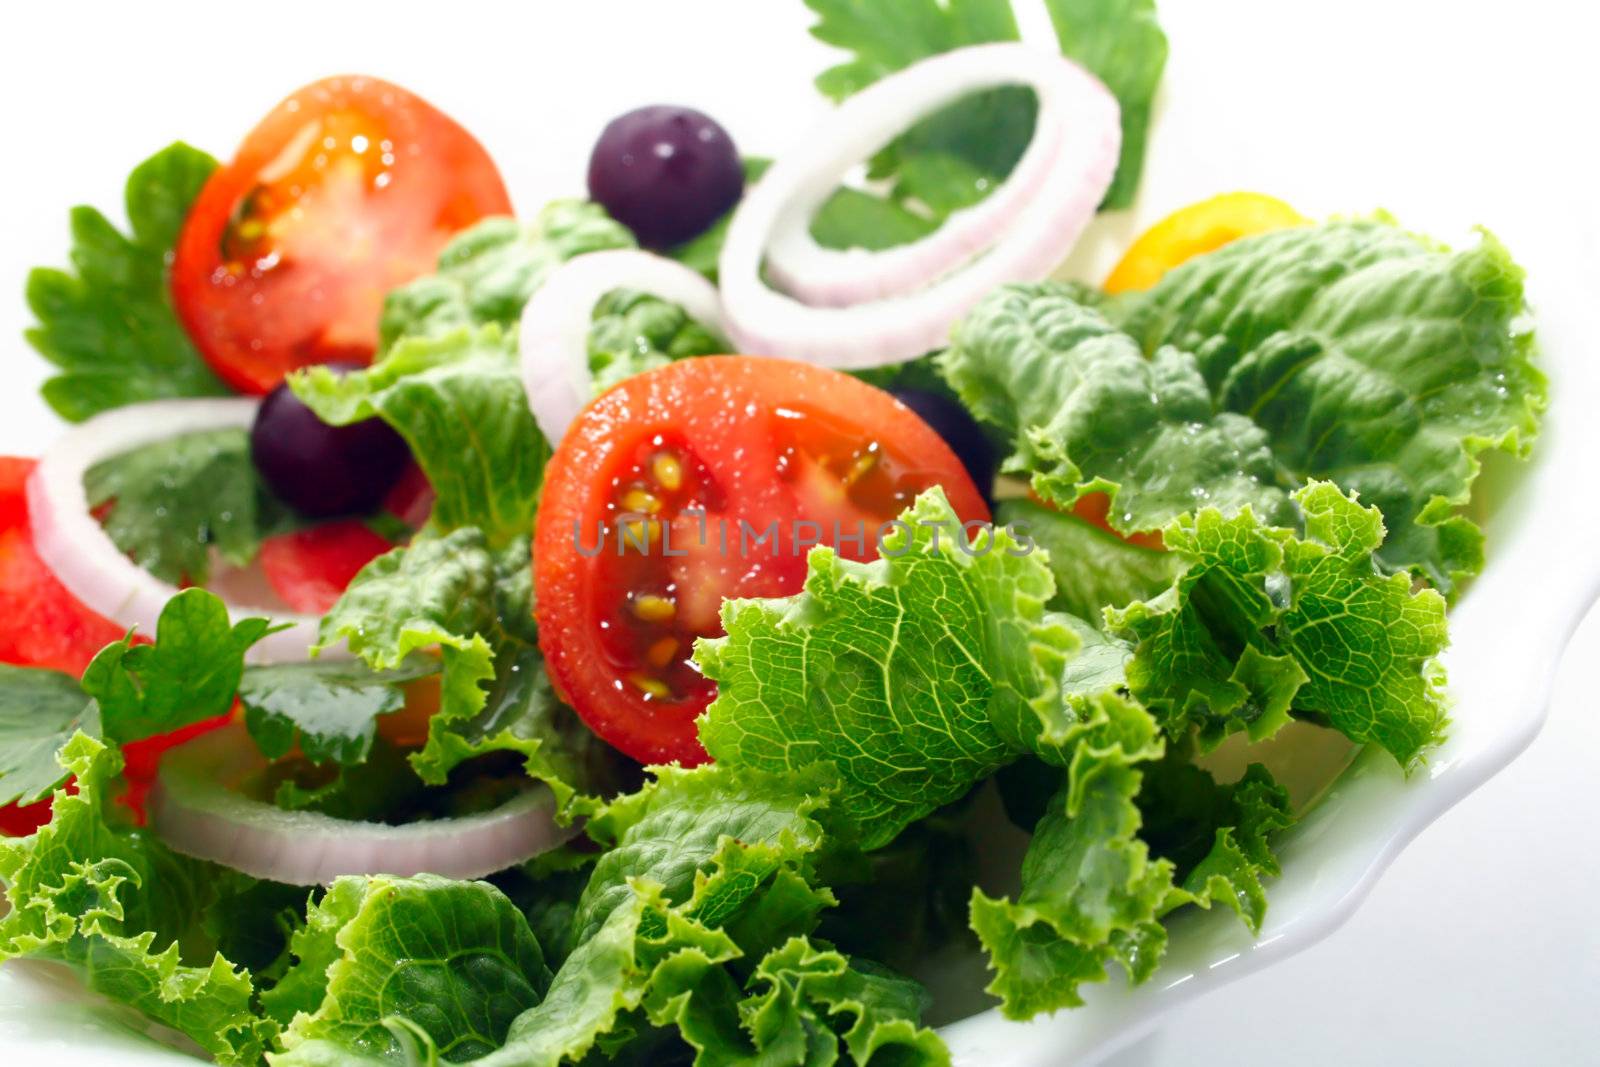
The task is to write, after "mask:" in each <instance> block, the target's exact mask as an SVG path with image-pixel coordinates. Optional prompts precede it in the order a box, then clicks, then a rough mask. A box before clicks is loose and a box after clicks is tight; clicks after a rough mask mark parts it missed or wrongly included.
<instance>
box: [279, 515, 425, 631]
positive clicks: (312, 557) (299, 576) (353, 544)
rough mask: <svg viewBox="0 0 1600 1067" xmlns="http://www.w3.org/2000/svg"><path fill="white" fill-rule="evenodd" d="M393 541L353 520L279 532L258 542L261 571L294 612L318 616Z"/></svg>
mask: <svg viewBox="0 0 1600 1067" xmlns="http://www.w3.org/2000/svg"><path fill="white" fill-rule="evenodd" d="M393 547H394V546H393V545H392V544H390V543H389V542H388V541H387V540H385V539H384V538H382V537H380V536H378V535H377V534H376V533H373V532H372V530H370V529H368V528H367V526H366V524H365V523H362V522H360V521H358V520H355V519H350V520H347V521H344V522H330V523H325V524H323V525H321V526H313V527H311V528H310V529H308V530H297V531H295V532H294V533H287V534H279V535H278V536H276V537H269V538H267V539H266V540H265V541H263V542H262V544H261V554H260V556H259V557H258V559H259V560H260V563H261V573H262V574H263V575H265V576H266V579H267V582H268V583H269V584H270V585H271V586H272V589H273V591H274V592H275V593H277V594H278V596H279V597H281V598H282V599H283V602H284V603H285V604H287V605H288V606H289V607H291V608H293V609H294V610H295V611H299V612H305V613H307V614H311V615H321V614H323V613H324V612H326V611H327V610H328V609H329V608H331V607H333V605H334V602H335V601H337V600H338V599H339V597H340V596H341V595H343V593H344V591H345V589H346V588H347V587H348V586H349V585H350V580H351V579H352V578H354V577H355V576H356V572H358V571H359V570H361V568H362V567H365V566H366V565H367V564H369V563H371V562H372V561H373V560H375V559H377V558H378V557H379V556H381V555H383V554H384V553H385V552H387V551H389V549H391V548H393Z"/></svg>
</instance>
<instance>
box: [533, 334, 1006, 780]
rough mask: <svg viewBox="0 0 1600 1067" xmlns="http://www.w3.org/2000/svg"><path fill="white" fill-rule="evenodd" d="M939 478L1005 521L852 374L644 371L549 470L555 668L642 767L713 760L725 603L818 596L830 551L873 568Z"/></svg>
mask: <svg viewBox="0 0 1600 1067" xmlns="http://www.w3.org/2000/svg"><path fill="white" fill-rule="evenodd" d="M933 485H941V486H943V487H944V490H945V494H946V495H947V496H948V497H949V499H950V503H951V505H952V507H953V508H954V509H955V512H956V514H957V515H958V516H960V517H961V519H962V520H963V521H973V520H980V521H987V520H988V518H989V511H988V508H987V507H986V506H985V504H984V502H983V497H982V495H981V494H980V493H979V492H978V489H977V487H976V486H975V485H973V483H972V479H971V478H970V477H968V475H967V472H966V469H965V468H964V467H963V466H962V464H961V461H960V460H959V459H957V458H956V455H955V453H953V452H951V451H950V448H949V447H948V446H947V445H946V444H945V443H944V441H943V440H942V439H941V438H940V437H939V435H938V434H937V433H935V432H934V431H933V430H932V429H931V428H930V427H929V426H928V425H927V424H926V423H925V422H923V421H922V420H921V419H920V418H918V417H917V416H916V415H915V414H914V413H912V411H911V409H909V408H907V407H906V406H905V405H903V404H901V403H900V402H899V401H898V400H896V399H894V398H893V397H892V396H890V395H889V394H888V393H885V392H883V391H882V390H879V389H876V388H873V387H872V386H869V385H866V384H865V383H863V382H861V381H859V380H857V379H855V378H851V377H849V376H848V375H845V374H840V373H839V372H837V371H832V370H827V369H825V368H822V367H816V366H812V365H810V364H805V363H790V362H787V361H783V360H776V359H765V358H757V357H752V356H711V357H705V358H699V359H688V360H682V361H680V362H677V363H672V364H669V365H667V366H665V367H660V368H658V369H656V370H654V371H651V372H649V373H646V374H642V375H639V376H637V377H634V378H630V379H628V380H627V381H625V382H623V383H622V384H621V385H619V386H617V387H616V388H615V389H613V390H611V391H610V392H608V393H606V394H605V395H604V396H602V397H600V398H599V399H597V400H596V401H595V402H594V403H593V404H591V405H590V406H589V407H588V409H587V410H585V411H584V413H583V414H582V415H580V416H579V417H578V419H577V421H575V422H574V423H573V425H572V427H571V429H569V430H568V431H567V434H566V436H565V437H564V438H562V441H561V445H560V447H559V448H558V449H557V450H556V454H555V456H554V457H553V458H552V459H551V461H550V465H549V467H548V468H547V470H546V474H545V488H544V494H543V497H542V498H541V502H540V506H539V517H538V521H537V524H536V530H535V538H534V561H535V592H536V597H535V599H536V602H537V605H538V607H537V615H538V621H539V644H540V648H541V649H542V650H543V652H544V654H545V658H546V660H547V662H548V664H549V669H550V676H551V679H552V680H553V681H554V683H555V685H556V688H557V690H558V691H559V692H560V693H561V694H562V695H563V697H564V698H565V699H566V700H568V701H569V702H570V703H571V704H572V705H573V707H574V708H576V709H577V711H578V714H579V715H580V716H582V718H583V720H584V721H585V722H586V723H588V724H589V727H590V728H591V729H593V730H594V731H595V733H597V734H599V735H600V737H602V738H603V739H605V740H606V741H607V742H609V743H610V744H611V745H613V746H614V747H616V748H618V749H620V750H621V751H623V752H625V753H627V754H628V755H630V756H632V757H633V758H635V759H637V760H640V761H642V762H646V763H666V762H671V761H674V760H676V761H678V762H679V763H682V764H684V765H686V766H688V765H693V764H696V763H700V762H703V761H704V760H705V759H706V753H705V750H704V749H703V748H702V747H701V746H700V741H699V738H698V737H697V736H696V731H695V725H694V720H695V717H696V716H697V715H699V714H700V712H701V711H703V710H705V707H706V705H707V704H709V703H710V702H711V699H712V698H713V696H715V686H714V684H713V683H712V682H711V681H710V680H709V679H707V678H705V677H704V676H702V675H701V674H699V673H698V672H697V671H696V670H695V669H694V667H693V666H691V665H690V663H689V656H690V653H691V652H692V650H693V646H694V641H695V638H697V637H704V636H713V635H716V634H720V633H721V632H722V626H721V621H720V619H719V617H718V613H719V610H720V607H721V604H722V601H723V600H724V599H727V598H729V597H774V596H786V595H789V594H792V593H795V592H798V591H799V589H800V586H801V584H802V582H803V580H804V578H805V573H806V560H805V555H806V551H807V549H808V547H809V545H810V544H813V543H821V544H831V545H834V546H835V547H836V548H837V550H838V551H839V552H840V554H841V555H844V556H847V557H850V558H853V559H858V560H865V559H871V558H872V557H874V556H875V555H876V554H877V543H876V542H877V535H878V532H879V530H880V528H881V527H882V525H883V524H884V523H885V522H888V521H889V520H892V519H894V518H895V517H896V516H897V515H899V514H900V512H901V511H903V510H904V509H905V508H906V507H907V506H908V505H909V504H910V503H911V501H912V500H913V499H914V498H915V497H916V495H917V494H918V493H920V492H921V491H922V490H924V489H927V488H928V487H930V486H933ZM702 535H703V536H702Z"/></svg>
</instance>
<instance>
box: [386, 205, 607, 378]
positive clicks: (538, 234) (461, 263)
mask: <svg viewBox="0 0 1600 1067" xmlns="http://www.w3.org/2000/svg"><path fill="white" fill-rule="evenodd" d="M634 244H635V242H634V239H633V235H632V234H631V233H629V232H628V229H627V227H625V226H623V225H622V224H621V223H620V222H617V221H615V220H614V219H612V218H611V217H610V216H608V215H607V214H606V213H605V210H604V209H603V208H601V207H600V206H599V205H597V204H592V203H589V202H588V201H584V200H558V201H555V202H554V203H551V204H549V205H547V206H546V207H545V208H544V209H543V210H541V211H540V212H539V213H538V214H537V215H536V216H534V218H533V219H532V220H531V221H528V222H523V221H519V220H517V219H511V218H491V219H485V220H484V221H482V222H480V223H478V224H477V225H476V226H474V227H472V228H471V229H469V230H466V231H464V232H462V233H461V234H458V235H457V236H456V237H455V238H454V239H453V240H452V241H451V242H450V243H449V244H448V245H446V246H445V249H444V251H443V252H442V253H440V256H439V269H438V271H437V272H436V273H433V274H430V275H427V276H426V277H423V278H418V279H417V280H416V281H413V282H410V283H408V284H406V285H403V286H401V287H400V288H398V289H396V290H394V291H393V292H391V293H390V294H389V295H388V297H387V299H386V300H385V301H384V307H383V320H382V323H381V327H380V334H381V336H382V344H381V345H380V351H381V352H384V353H387V352H388V351H389V350H390V349H391V348H393V347H394V346H395V345H396V344H398V343H399V342H400V341H401V340H402V339H403V338H408V337H434V336H438V335H440V334H448V333H453V332H455V331H457V330H459V329H461V328H462V327H477V326H483V325H488V324H493V325H496V326H498V327H500V329H501V331H502V333H504V334H506V335H511V334H512V333H513V332H514V330H515V328H516V325H517V323H518V321H519V320H520V319H521V318H522V308H523V305H525V304H526V303H527V302H528V298H529V297H530V296H532V295H533V292H534V290H535V289H537V288H539V286H540V285H541V284H543V282H544V279H545V278H546V277H547V276H548V275H549V273H550V272H551V271H553V270H554V269H555V268H556V267H559V266H560V265H561V264H562V263H564V262H566V261H567V260H569V259H571V258H572V257H573V256H577V255H582V254H583V253H585V252H598V251H602V250H604V249H608V248H632V247H634Z"/></svg>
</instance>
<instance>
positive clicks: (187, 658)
mask: <svg viewBox="0 0 1600 1067" xmlns="http://www.w3.org/2000/svg"><path fill="white" fill-rule="evenodd" d="M271 631H272V626H271V624H270V623H268V622H267V620H266V619H245V620H243V621H242V622H239V623H234V622H233V621H232V620H231V619H230V618H229V617H228V608H227V606H226V605H225V604H223V602H222V601H221V600H220V599H219V598H218V597H216V596H215V595H213V594H211V593H208V592H206V591H205V590H204V589H185V590H184V591H183V592H181V593H179V594H178V595H177V596H175V597H173V598H172V599H171V600H169V601H167V604H166V607H164V608H162V609H161V616H160V617H159V618H158V619H157V620H156V635H155V637H156V639H155V643H154V644H135V643H134V642H133V635H132V634H129V635H128V636H127V637H124V638H123V639H122V640H120V641H115V642H112V643H111V644H109V645H107V646H106V647H105V648H103V649H101V650H100V652H99V653H98V654H97V655H96V656H95V657H94V659H93V660H91V661H90V662H89V666H88V667H87V668H86V669H85V670H84V672H83V683H82V684H83V691H84V692H85V693H87V694H89V695H90V696H91V697H93V698H94V699H95V700H96V701H97V702H98V703H99V705H100V715H101V720H102V724H103V727H104V730H105V736H106V739H107V740H109V741H112V742H114V743H116V744H119V745H122V744H127V743H128V742H129V741H137V740H139V739H140V738H144V737H153V736H155V735H156V734H164V733H169V732H171V731H173V730H176V729H178V728H179V727H181V726H187V725H189V724H190V723H194V722H199V721H200V720H202V719H209V718H213V717H214V716H217V715H221V714H222V713H223V712H225V711H227V710H228V708H229V707H230V706H231V705H232V704H233V698H234V694H235V693H236V692H237V691H238V689H239V679H240V678H241V677H242V676H243V674H244V654H245V652H246V651H247V650H248V649H249V648H250V646H251V645H253V644H255V643H256V642H257V641H259V640H261V638H263V637H265V636H266V635H267V634H268V633H270V632H271Z"/></svg>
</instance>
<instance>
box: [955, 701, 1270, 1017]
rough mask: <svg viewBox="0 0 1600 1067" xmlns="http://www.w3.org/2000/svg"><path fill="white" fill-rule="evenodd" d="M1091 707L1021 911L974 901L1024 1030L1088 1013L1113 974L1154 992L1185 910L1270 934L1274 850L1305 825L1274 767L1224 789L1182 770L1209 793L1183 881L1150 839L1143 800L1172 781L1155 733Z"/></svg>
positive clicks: (990, 900)
mask: <svg viewBox="0 0 1600 1067" xmlns="http://www.w3.org/2000/svg"><path fill="white" fill-rule="evenodd" d="M1084 708H1085V711H1086V714H1085V715H1084V717H1083V718H1082V720H1081V721H1080V723H1079V725H1078V726H1077V727H1076V729H1075V731H1074V736H1072V737H1071V738H1068V739H1066V740H1065V748H1066V750H1067V751H1068V752H1070V759H1069V760H1068V761H1067V763H1066V766H1067V771H1066V774H1065V776H1064V778H1063V780H1062V782H1061V785H1060V789H1059V791H1058V792H1057V793H1056V795H1055V796H1054V798H1053V799H1052V800H1051V801H1050V802H1049V804H1048V805H1047V808H1046V811H1045V814H1044V816H1043V818H1042V819H1040V820H1039V823H1038V825H1037V826H1036V827H1035V829H1034V836H1033V841H1032V842H1031V843H1030V845H1029V847H1028V852H1027V855H1026V856H1025V857H1024V859H1023V863H1022V889H1021V891H1020V892H1019V893H1018V894H1017V896H1016V898H1015V899H1004V898H998V897H992V896H990V895H989V894H987V893H985V892H984V891H983V890H981V889H979V890H974V891H973V897H972V925H973V929H975V930H976V931H977V932H978V936H979V938H980V939H981V940H982V942H983V945H984V949H985V950H986V951H987V952H988V954H989V958H990V965H991V967H992V968H993V970H994V972H995V977H994V980H993V981H992V982H991V983H990V985H989V992H991V993H993V994H994V995H996V996H998V997H1000V998H1001V1008H1002V1010H1003V1011H1004V1012H1005V1014H1006V1015H1008V1016H1009V1017H1011V1018H1015V1019H1026V1018H1030V1017H1032V1016H1034V1015H1037V1014H1039V1013H1041V1012H1048V1011H1055V1010H1058V1009H1060V1008H1067V1007H1075V1006H1077V1005H1079V1004H1082V1003H1083V999H1082V995H1081V994H1080V992H1079V989H1080V987H1081V986H1082V985H1083V983H1085V982H1091V983H1092V982H1103V981H1105V980H1106V977H1107V968H1108V967H1109V966H1113V965H1115V966H1120V967H1121V968H1122V970H1123V971H1124V972H1125V973H1126V974H1127V976H1128V978H1129V980H1130V981H1132V982H1142V981H1145V980H1146V979H1148V978H1149V977H1150V976H1151V975H1152V974H1153V973H1154V971H1155V969H1156V966H1157V964H1158V963H1159V961H1160V959H1161V955H1162V953H1163V951H1164V950H1165V947H1166V941H1167V934H1166V929H1165V927H1164V926H1163V925H1162V923H1161V920H1162V918H1164V917H1165V916H1166V915H1168V914H1170V913H1171V912H1172V911H1173V910H1175V909H1177V908H1179V907H1183V906H1185V905H1189V904H1193V905H1198V906H1200V907H1210V906H1211V905H1212V904H1215V903H1221V904H1223V905H1225V906H1227V907H1229V908H1232V909H1233V910H1234V911H1235V912H1237V913H1238V915H1239V916H1240V918H1241V919H1242V920H1243V921H1244V922H1245V923H1246V925H1248V926H1249V927H1250V928H1251V929H1252V930H1259V929H1260V926H1261V921H1262V918H1263V917H1264V915H1265V906H1266V905H1265V895H1264V891H1263V889H1262V881H1263V879H1264V878H1267V877H1271V876H1274V875H1276V874H1277V873H1278V866H1277V861H1276V859H1275V858H1274V857H1273V855H1272V852H1271V849H1270V847H1269V845H1268V840H1267V839H1268V837H1269V836H1270V835H1271V834H1273V833H1276V832H1278V831H1280V830H1283V829H1285V828H1287V827H1288V826H1290V825H1291V824H1292V823H1293V821H1294V820H1293V816H1292V815H1291V813H1290V811H1289V799H1288V794H1287V793H1286V792H1285V791H1284V790H1283V789H1282V788H1281V787H1279V786H1277V785H1276V784H1275V783H1273V782H1272V779H1271V777H1270V776H1269V775H1268V774H1267V772H1266V771H1265V769H1264V768H1261V767H1259V766H1253V767H1251V768H1250V770H1249V772H1248V773H1247V774H1246V775H1245V777H1244V778H1243V779H1241V780H1240V781H1239V782H1238V783H1237V784H1235V785H1233V786H1230V787H1220V786H1217V785H1216V784H1215V783H1214V782H1211V781H1210V778H1209V776H1208V775H1205V774H1204V772H1203V771H1198V770H1195V769H1194V768H1192V765H1189V764H1182V765H1181V766H1183V767H1185V768H1188V769H1189V770H1190V771H1192V772H1193V773H1194V774H1197V775H1200V776H1201V779H1200V781H1201V783H1202V784H1203V785H1205V784H1208V785H1209V790H1208V791H1204V792H1202V795H1203V796H1204V797H1205V799H1206V800H1207V801H1208V803H1207V804H1205V805H1203V806H1202V805H1198V804H1197V805H1196V807H1195V809H1194V810H1193V811H1192V812H1191V813H1189V814H1190V819H1189V821H1188V823H1187V824H1186V825H1185V827H1184V829H1185V830H1186V831H1187V833H1188V835H1189V838H1190V839H1192V840H1194V841H1196V842H1197V843H1198V848H1197V850H1196V851H1197V852H1198V858H1190V857H1183V859H1184V860H1185V862H1184V869H1183V870H1181V871H1180V868H1179V865H1178V862H1177V860H1176V859H1173V858H1168V857H1166V856H1153V855H1152V854H1151V846H1150V845H1149V844H1148V843H1147V842H1146V841H1145V840H1143V839H1142V838H1141V836H1140V830H1141V827H1142V824H1143V817H1142V815H1141V810H1140V806H1139V803H1138V801H1139V798H1140V796H1141V787H1142V786H1144V784H1145V781H1146V775H1147V774H1151V775H1153V776H1154V779H1155V781H1156V782H1157V783H1158V788H1160V787H1162V783H1163V776H1164V774H1165V773H1166V765H1164V764H1162V763H1161V762H1160V761H1161V759H1162V756H1163V754H1164V752H1165V746H1164V744H1163V741H1162V739H1161V732H1160V730H1159V728H1158V727H1157V725H1156V723H1155V720H1154V719H1153V718H1152V717H1151V716H1150V715H1149V713H1148V712H1146V711H1145V710H1144V709H1143V708H1141V707H1140V706H1139V705H1138V704H1137V703H1136V702H1134V701H1130V700H1128V699H1126V698H1124V697H1121V696H1118V695H1117V694H1115V693H1104V694H1101V695H1099V696H1097V697H1096V698H1094V699H1093V700H1092V701H1091V702H1089V703H1088V704H1086V705H1084ZM1186 784H1189V783H1186ZM1194 792H1200V791H1198V790H1193V789H1192V788H1191V793H1194Z"/></svg>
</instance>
